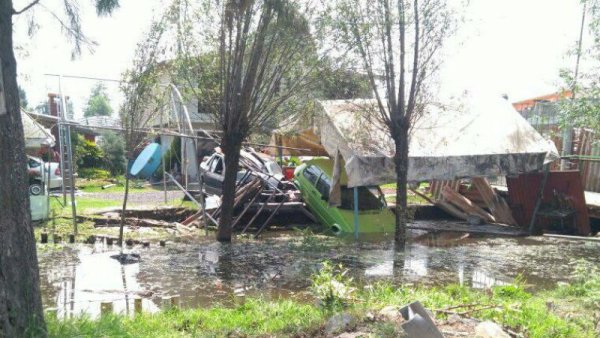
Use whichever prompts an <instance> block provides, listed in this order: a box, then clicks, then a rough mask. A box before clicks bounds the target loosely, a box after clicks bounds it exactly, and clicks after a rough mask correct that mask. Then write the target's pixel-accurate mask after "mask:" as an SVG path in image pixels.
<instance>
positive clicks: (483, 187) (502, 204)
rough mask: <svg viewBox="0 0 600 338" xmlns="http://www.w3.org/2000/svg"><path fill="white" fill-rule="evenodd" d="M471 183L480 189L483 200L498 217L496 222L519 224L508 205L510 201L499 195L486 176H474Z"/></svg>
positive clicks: (495, 216)
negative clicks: (507, 201)
mask: <svg viewBox="0 0 600 338" xmlns="http://www.w3.org/2000/svg"><path fill="white" fill-rule="evenodd" d="M471 183H473V185H474V186H475V187H476V188H477V190H479V193H480V194H481V197H482V198H483V201H484V202H485V204H486V205H487V207H488V209H490V212H491V213H492V215H493V216H494V218H496V222H498V223H503V224H508V225H517V221H515V219H514V217H513V215H512V210H511V209H510V207H509V206H508V203H506V200H504V198H502V197H500V196H498V194H497V193H496V192H495V191H494V189H492V187H491V186H490V184H489V182H488V181H487V180H486V179H485V178H484V177H473V178H472V179H471Z"/></svg>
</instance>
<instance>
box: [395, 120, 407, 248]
mask: <svg viewBox="0 0 600 338" xmlns="http://www.w3.org/2000/svg"><path fill="white" fill-rule="evenodd" d="M398 129H399V131H398V132H396V133H394V142H395V144H396V154H395V155H394V164H395V165H396V234H395V239H396V243H398V244H404V242H405V241H406V225H407V223H408V218H409V217H408V209H407V199H406V194H407V176H408V127H407V126H404V125H402V126H401V127H399V128H398Z"/></svg>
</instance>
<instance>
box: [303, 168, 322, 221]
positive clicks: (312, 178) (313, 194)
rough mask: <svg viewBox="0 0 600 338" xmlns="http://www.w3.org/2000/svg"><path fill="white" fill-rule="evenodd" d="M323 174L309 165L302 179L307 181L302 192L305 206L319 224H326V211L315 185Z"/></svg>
mask: <svg viewBox="0 0 600 338" xmlns="http://www.w3.org/2000/svg"><path fill="white" fill-rule="evenodd" d="M322 174H323V171H321V169H319V168H318V167H316V166H314V165H311V166H309V167H308V168H306V169H305V170H304V172H303V175H304V177H305V178H306V180H307V181H308V183H309V184H308V187H307V189H305V191H304V192H303V193H304V194H303V197H304V199H305V200H307V204H308V206H309V208H310V209H311V211H312V212H313V214H315V216H316V217H317V218H318V219H319V221H320V223H322V224H328V222H327V221H328V218H327V210H325V208H324V204H323V202H324V201H323V200H322V196H321V194H320V193H319V191H318V190H317V187H316V184H317V182H318V180H319V178H320V177H321V175H322Z"/></svg>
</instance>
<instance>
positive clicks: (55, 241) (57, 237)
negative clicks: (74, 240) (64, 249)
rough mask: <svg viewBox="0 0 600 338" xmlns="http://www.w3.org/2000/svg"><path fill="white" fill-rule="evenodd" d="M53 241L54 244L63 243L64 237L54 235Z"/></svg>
mask: <svg viewBox="0 0 600 338" xmlns="http://www.w3.org/2000/svg"><path fill="white" fill-rule="evenodd" d="M53 240H54V244H58V243H60V242H61V241H62V237H60V236H57V235H54V238H53Z"/></svg>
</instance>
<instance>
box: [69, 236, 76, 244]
mask: <svg viewBox="0 0 600 338" xmlns="http://www.w3.org/2000/svg"><path fill="white" fill-rule="evenodd" d="M69 243H71V244H73V243H75V235H73V234H70V235H69Z"/></svg>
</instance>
